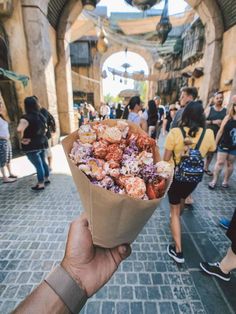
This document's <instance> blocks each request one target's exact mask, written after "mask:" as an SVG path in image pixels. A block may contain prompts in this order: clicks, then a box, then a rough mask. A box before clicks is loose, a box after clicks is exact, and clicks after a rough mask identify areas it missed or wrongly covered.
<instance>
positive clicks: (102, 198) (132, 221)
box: [62, 120, 171, 248]
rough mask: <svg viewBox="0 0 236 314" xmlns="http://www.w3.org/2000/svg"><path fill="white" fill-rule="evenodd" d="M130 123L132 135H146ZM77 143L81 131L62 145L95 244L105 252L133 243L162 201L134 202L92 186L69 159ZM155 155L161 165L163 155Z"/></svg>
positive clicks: (113, 121)
mask: <svg viewBox="0 0 236 314" xmlns="http://www.w3.org/2000/svg"><path fill="white" fill-rule="evenodd" d="M126 122H127V123H128V124H129V127H130V131H131V132H132V133H139V134H140V133H141V134H146V133H145V132H144V131H143V130H141V129H140V128H139V127H138V126H137V125H135V124H134V123H131V122H129V121H126ZM101 123H104V124H107V125H109V126H115V125H116V123H117V122H116V120H105V121H102V122H101ZM91 124H93V123H91ZM77 139H78V131H75V132H74V133H72V134H70V135H69V136H67V137H66V138H65V139H64V140H63V141H62V146H63V148H64V151H65V154H66V157H67V161H68V163H69V166H70V170H71V173H72V176H73V179H74V182H75V185H76V187H77V189H78V192H79V194H80V198H81V201H82V204H83V207H84V209H85V211H86V212H87V215H88V220H89V226H90V230H91V233H92V238H93V243H94V244H95V245H98V246H101V247H104V248H113V247H115V246H117V245H120V244H124V243H132V242H133V241H134V240H135V239H136V237H137V236H138V234H139V233H140V231H141V230H142V228H143V227H144V225H145V224H146V222H147V221H148V219H149V218H150V217H151V216H152V214H153V212H154V210H155V209H156V208H157V206H158V204H159V203H160V201H161V199H155V200H149V201H144V200H139V199H134V198H131V197H129V196H128V195H120V194H117V193H114V192H111V191H108V190H106V189H103V188H101V187H99V186H96V185H94V184H92V183H91V182H90V180H89V179H88V178H87V176H86V175H85V174H84V173H83V172H82V171H81V170H80V169H79V168H78V167H77V166H76V165H75V164H74V163H73V162H72V160H71V159H70V158H69V154H70V152H71V149H72V146H73V143H74V141H76V140H77ZM153 155H154V160H155V162H158V161H159V160H160V155H159V150H158V149H157V148H155V150H154V151H153ZM170 184H171V179H169V180H168V182H167V189H168V188H169V186H170Z"/></svg>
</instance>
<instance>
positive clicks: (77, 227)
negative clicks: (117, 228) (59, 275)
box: [61, 213, 131, 297]
mask: <svg viewBox="0 0 236 314" xmlns="http://www.w3.org/2000/svg"><path fill="white" fill-rule="evenodd" d="M88 227H89V226H88V220H87V218H86V214H85V213H83V214H82V215H81V216H80V217H79V218H78V219H76V220H75V221H73V222H72V223H71V226H70V230H69V233H68V239H67V244H66V251H65V256H64V258H63V261H62V263H61V265H62V267H63V268H64V269H65V270H66V271H67V272H68V273H69V274H70V275H71V276H72V278H73V279H74V280H75V281H77V282H78V284H79V285H80V287H81V288H83V289H84V290H85V291H86V293H87V296H88V297H91V296H92V295H93V294H94V293H95V292H97V291H98V290H99V289H100V288H101V287H102V286H104V285H105V283H106V282H107V281H108V280H109V279H110V278H111V276H112V275H113V273H114V272H115V271H116V270H117V268H118V266H119V264H120V263H121V262H122V261H123V260H124V259H126V258H127V257H128V256H129V255H130V253H131V248H130V246H129V245H120V246H118V247H116V248H113V249H103V248H99V247H95V246H94V245H93V242H92V235H91V232H90V230H89V228H88ZM108 236H109V235H108Z"/></svg>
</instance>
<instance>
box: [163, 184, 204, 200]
mask: <svg viewBox="0 0 236 314" xmlns="http://www.w3.org/2000/svg"><path fill="white" fill-rule="evenodd" d="M197 185H198V183H195V182H193V183H189V182H179V181H176V180H175V179H174V180H173V182H172V184H171V186H170V189H169V191H168V198H169V202H170V204H172V205H177V204H180V201H181V199H186V198H187V197H188V196H189V195H190V194H191V193H192V192H193V191H194V190H195V189H196V187H197Z"/></svg>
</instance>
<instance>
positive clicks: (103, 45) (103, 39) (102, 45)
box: [97, 30, 108, 53]
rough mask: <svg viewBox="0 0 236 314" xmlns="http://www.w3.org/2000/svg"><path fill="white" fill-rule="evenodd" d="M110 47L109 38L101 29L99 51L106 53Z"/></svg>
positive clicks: (98, 43)
mask: <svg viewBox="0 0 236 314" xmlns="http://www.w3.org/2000/svg"><path fill="white" fill-rule="evenodd" d="M107 49H108V40H107V39H106V36H105V34H104V32H103V30H101V32H100V34H99V37H98V42H97V51H98V52H100V53H105V52H106V51H107Z"/></svg>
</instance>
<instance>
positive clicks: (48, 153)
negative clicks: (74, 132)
mask: <svg viewBox="0 0 236 314" xmlns="http://www.w3.org/2000/svg"><path fill="white" fill-rule="evenodd" d="M51 147H52V139H51V138H49V139H48V148H47V149H45V157H46V158H48V157H49V158H51V157H52V150H51Z"/></svg>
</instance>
